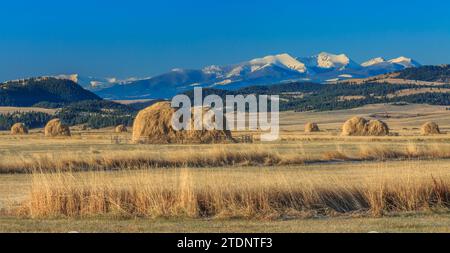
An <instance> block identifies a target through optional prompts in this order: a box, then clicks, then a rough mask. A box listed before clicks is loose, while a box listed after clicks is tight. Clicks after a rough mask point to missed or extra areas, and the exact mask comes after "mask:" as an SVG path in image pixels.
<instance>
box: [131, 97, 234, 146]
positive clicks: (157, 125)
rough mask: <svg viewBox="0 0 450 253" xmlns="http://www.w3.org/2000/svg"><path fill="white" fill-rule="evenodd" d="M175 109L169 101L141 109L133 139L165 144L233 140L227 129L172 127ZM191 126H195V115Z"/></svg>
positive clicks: (141, 141)
mask: <svg viewBox="0 0 450 253" xmlns="http://www.w3.org/2000/svg"><path fill="white" fill-rule="evenodd" d="M175 111H176V110H175V109H174V108H172V107H171V105H170V103H168V102H159V103H156V104H154V105H152V106H150V107H147V108H145V109H143V110H142V111H140V112H139V113H138V115H137V116H136V119H135V120H134V124H133V137H132V141H133V142H134V143H153V144H164V143H219V142H227V141H231V140H232V137H231V132H230V131H227V130H209V131H208V130H180V131H176V130H175V129H173V128H172V116H173V114H174V113H175ZM203 115H205V111H204V112H203ZM224 120H225V119H224ZM191 126H193V117H192V119H191Z"/></svg>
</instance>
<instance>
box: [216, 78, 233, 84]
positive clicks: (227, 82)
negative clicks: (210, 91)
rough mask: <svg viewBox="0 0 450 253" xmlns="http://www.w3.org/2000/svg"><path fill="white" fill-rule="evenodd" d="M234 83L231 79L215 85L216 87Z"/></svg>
mask: <svg viewBox="0 0 450 253" xmlns="http://www.w3.org/2000/svg"><path fill="white" fill-rule="evenodd" d="M232 82H233V81H231V80H230V79H225V80H223V81H220V82H217V83H214V84H215V85H227V84H230V83H232Z"/></svg>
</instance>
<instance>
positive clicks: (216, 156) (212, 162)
mask: <svg viewBox="0 0 450 253" xmlns="http://www.w3.org/2000/svg"><path fill="white" fill-rule="evenodd" d="M449 158H450V145H448V144H446V143H434V144H420V143H409V144H407V145H402V146H400V145H380V144H367V145H366V144H361V145H359V146H356V147H353V148H352V149H349V148H342V147H341V146H339V145H337V144H335V147H334V149H325V150H315V151H312V152H311V151H310V152H307V151H306V150H305V149H304V148H303V146H301V145H297V146H294V147H292V146H291V147H288V148H286V147H283V145H279V146H275V148H273V147H270V146H266V145H258V144H240V145H238V146H236V145H230V146H228V145H211V146H210V147H209V148H208V149H205V150H202V149H198V148H195V147H190V146H186V147H185V148H184V149H180V150H177V151H176V152H168V151H158V152H156V153H149V152H146V151H125V150H124V151H121V152H108V153H107V154H100V152H96V151H95V150H94V151H93V152H92V153H89V152H85V153H81V154H73V153H68V154H64V155H61V154H53V153H49V154H34V155H32V156H26V157H25V156H12V157H4V159H2V160H1V161H0V173H4V174H6V173H31V172H44V173H45V172H68V171H70V172H76V171H99V170H139V169H148V168H183V167H190V168H208V167H223V166H233V167H242V166H283V165H298V164H310V163H327V162H335V161H386V160H417V159H422V160H427V159H428V160H430V159H449Z"/></svg>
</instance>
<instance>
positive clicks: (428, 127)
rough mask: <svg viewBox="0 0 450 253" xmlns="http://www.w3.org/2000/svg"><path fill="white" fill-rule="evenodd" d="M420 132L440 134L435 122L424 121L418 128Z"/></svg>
mask: <svg viewBox="0 0 450 253" xmlns="http://www.w3.org/2000/svg"><path fill="white" fill-rule="evenodd" d="M420 133H421V134H422V135H432V134H440V133H441V130H440V129H439V125H438V124H436V123H435V122H426V123H425V124H423V126H422V127H421V128H420Z"/></svg>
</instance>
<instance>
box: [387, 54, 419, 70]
mask: <svg viewBox="0 0 450 253" xmlns="http://www.w3.org/2000/svg"><path fill="white" fill-rule="evenodd" d="M389 62H390V63H395V64H399V65H402V66H403V67H405V68H412V67H419V66H421V65H420V63H418V62H416V61H415V60H413V59H411V58H407V57H404V56H400V57H398V58H395V59H392V60H389Z"/></svg>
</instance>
